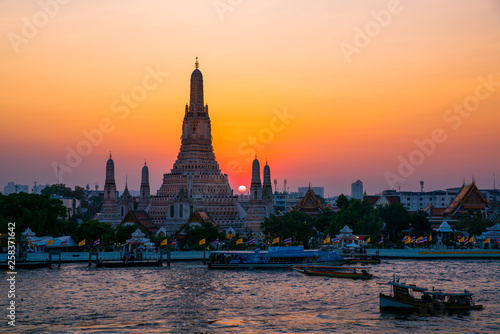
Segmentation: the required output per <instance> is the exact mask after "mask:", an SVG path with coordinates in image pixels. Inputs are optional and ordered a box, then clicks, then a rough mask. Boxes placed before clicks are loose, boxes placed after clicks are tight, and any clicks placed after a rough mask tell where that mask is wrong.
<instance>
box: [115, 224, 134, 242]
mask: <svg viewBox="0 0 500 334" xmlns="http://www.w3.org/2000/svg"><path fill="white" fill-rule="evenodd" d="M136 230H137V226H136V225H120V226H118V228H117V229H116V230H115V239H116V241H117V242H119V243H121V244H124V243H126V242H127V240H129V239H130V238H132V233H134V232H135V231H136Z"/></svg>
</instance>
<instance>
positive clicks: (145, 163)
mask: <svg viewBox="0 0 500 334" xmlns="http://www.w3.org/2000/svg"><path fill="white" fill-rule="evenodd" d="M147 165H148V163H147V161H146V158H144V166H147Z"/></svg>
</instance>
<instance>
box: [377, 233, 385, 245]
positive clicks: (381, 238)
mask: <svg viewBox="0 0 500 334" xmlns="http://www.w3.org/2000/svg"><path fill="white" fill-rule="evenodd" d="M383 243H384V236H383V235H381V236H380V241H379V242H378V244H377V245H380V244H383Z"/></svg>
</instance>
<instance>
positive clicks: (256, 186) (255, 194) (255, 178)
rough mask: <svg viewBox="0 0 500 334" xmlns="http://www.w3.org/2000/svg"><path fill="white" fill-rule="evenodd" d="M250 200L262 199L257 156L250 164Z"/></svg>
mask: <svg viewBox="0 0 500 334" xmlns="http://www.w3.org/2000/svg"><path fill="white" fill-rule="evenodd" d="M250 196H251V199H262V184H261V183H260V163H259V160H257V156H256V157H255V160H254V161H253V163H252V182H251V183H250Z"/></svg>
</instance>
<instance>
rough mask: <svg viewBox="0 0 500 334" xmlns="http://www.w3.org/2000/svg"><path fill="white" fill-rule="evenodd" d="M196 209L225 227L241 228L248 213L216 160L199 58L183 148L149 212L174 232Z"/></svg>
mask: <svg viewBox="0 0 500 334" xmlns="http://www.w3.org/2000/svg"><path fill="white" fill-rule="evenodd" d="M194 210H198V212H201V211H204V212H205V213H206V214H207V216H208V217H209V218H210V219H212V221H213V222H214V223H215V224H217V225H218V226H219V227H220V228H222V229H223V230H224V229H228V228H233V229H234V230H235V231H240V230H241V226H242V223H243V222H244V218H245V216H246V212H245V210H244V209H243V207H241V205H240V204H239V203H238V201H237V196H234V195H233V192H232V190H231V187H230V186H229V181H228V177H227V175H226V174H222V173H221V170H220V168H219V164H218V163H217V161H216V160H215V154H214V151H213V147H212V130H211V124H210V117H209V114H208V106H207V105H204V96H203V75H202V74H201V71H200V70H199V63H198V58H196V62H195V70H194V71H193V73H192V74H191V88H190V98H189V105H186V107H185V110H184V119H183V122H182V136H181V147H180V151H179V154H178V155H177V160H176V161H175V163H174V165H173V168H172V169H171V171H170V173H166V174H163V183H162V185H161V187H160V189H159V190H158V192H157V193H156V196H151V205H150V207H149V211H148V213H149V216H150V217H151V220H152V222H153V223H155V224H157V225H159V226H162V227H164V228H165V230H166V231H167V232H168V233H175V232H176V231H177V230H179V229H180V228H181V227H182V226H184V224H185V223H186V222H187V220H188V219H189V217H190V216H191V214H192V213H193V212H194Z"/></svg>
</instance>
